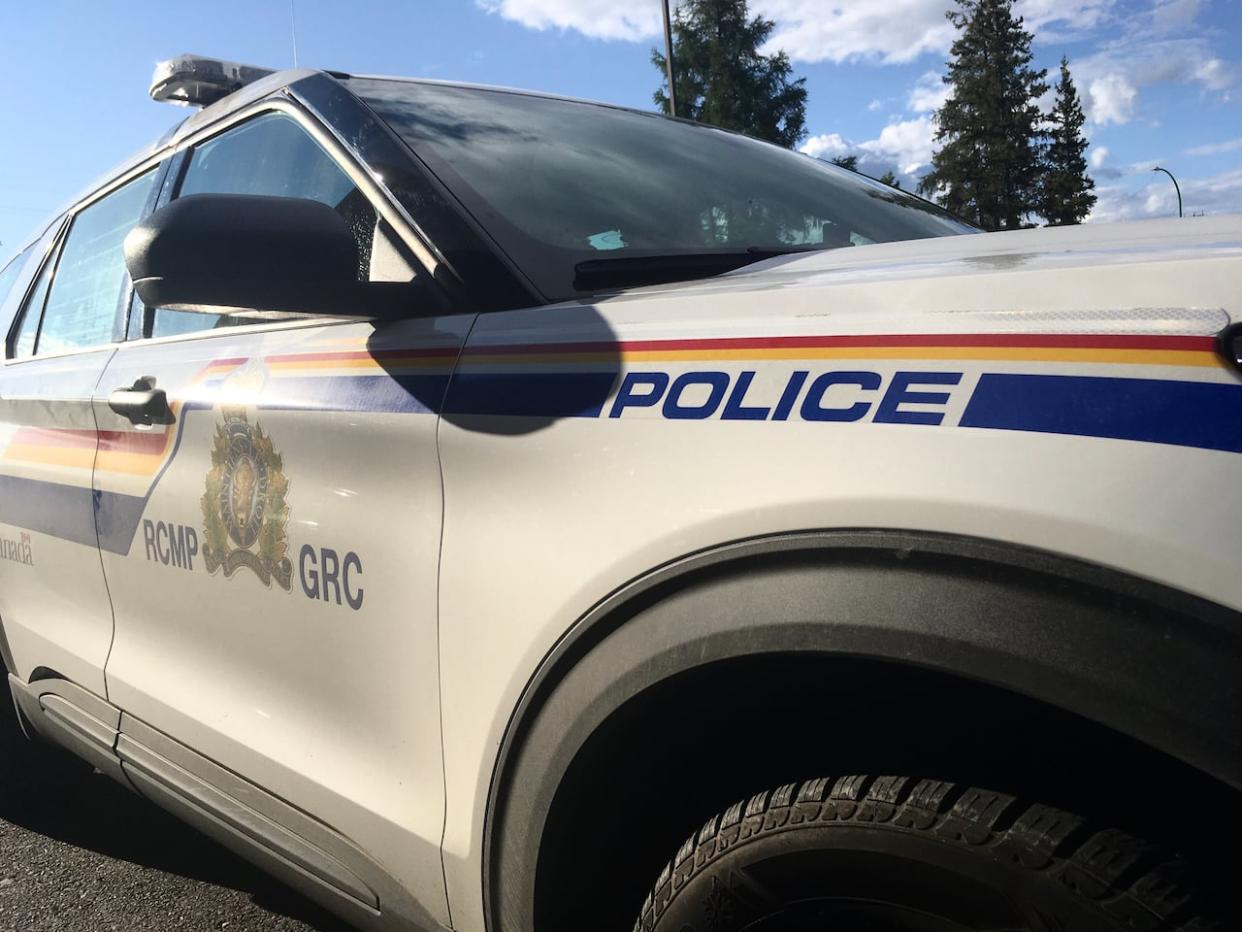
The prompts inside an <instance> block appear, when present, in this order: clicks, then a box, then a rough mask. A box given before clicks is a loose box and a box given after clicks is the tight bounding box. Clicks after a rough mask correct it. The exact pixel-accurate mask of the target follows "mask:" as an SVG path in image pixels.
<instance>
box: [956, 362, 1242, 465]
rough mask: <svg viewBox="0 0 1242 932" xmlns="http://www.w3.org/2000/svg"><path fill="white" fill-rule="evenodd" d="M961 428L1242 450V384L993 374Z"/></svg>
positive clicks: (986, 377) (968, 408)
mask: <svg viewBox="0 0 1242 932" xmlns="http://www.w3.org/2000/svg"><path fill="white" fill-rule="evenodd" d="M961 426H962V427H992V428H998V429H1000V430H1029V431H1036V432H1039V433H1046V434H1073V435H1077V436H1082V437H1107V438H1110V439H1113V440H1145V441H1148V442H1150V443H1167V444H1174V445H1177V446H1183V447H1199V448H1201V449H1205V450H1225V451H1228V452H1231V453H1242V385H1229V384H1220V383H1214V382H1179V381H1174V380H1164V379H1115V378H1104V377H1095V376H1075V375H1001V374H986V375H983V376H980V378H979V385H978V387H977V388H976V389H975V393H974V395H972V396H971V399H970V403H969V404H968V405H967V406H966V411H965V413H964V414H963V415H962V420H961Z"/></svg>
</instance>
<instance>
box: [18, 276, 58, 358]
mask: <svg viewBox="0 0 1242 932" xmlns="http://www.w3.org/2000/svg"><path fill="white" fill-rule="evenodd" d="M55 266H56V257H55V256H54V255H52V256H48V258H47V261H46V262H45V263H43V268H42V269H41V270H40V271H39V280H38V281H37V282H35V286H34V288H33V289H32V290H31V292H30V297H29V298H28V299H27V301H26V308H25V311H24V312H23V314H22V320H21V323H20V324H18V327H17V334H16V336H15V337H14V339H13V358H14V359H22V358H23V357H26V356H33V355H34V351H35V337H36V336H37V335H38V333H39V320H40V318H41V317H42V316H43V304H44V302H45V301H47V286H48V285H49V284H51V281H52V269H53V268H55Z"/></svg>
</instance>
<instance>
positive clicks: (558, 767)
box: [483, 529, 1242, 932]
mask: <svg viewBox="0 0 1242 932" xmlns="http://www.w3.org/2000/svg"><path fill="white" fill-rule="evenodd" d="M1239 669H1242V614H1239V613H1238V612H1235V611H1233V610H1231V609H1228V608H1225V607H1223V606H1219V605H1215V604H1213V603H1209V602H1206V601H1204V600H1202V599H1199V598H1197V597H1194V596H1191V595H1188V594H1186V593H1179V592H1176V591H1173V590H1170V589H1167V588H1165V587H1162V586H1159V585H1157V584H1154V583H1152V582H1149V581H1144V580H1139V579H1135V578H1133V577H1130V576H1125V575H1123V574H1119V573H1116V572H1115V571H1112V570H1108V569H1106V568H1102V567H1098V566H1095V565H1091V564H1085V563H1081V562H1077V561H1073V560H1068V559H1066V558H1064V557H1060V556H1057V555H1054V554H1049V553H1046V552H1042V551H1032V550H1027V549H1024V548H1019V547H1014V546H1013V545H1009V544H1004V543H998V542H994V541H985V540H979V539H974V538H960V537H946V536H942V535H932V534H925V533H923V534H920V533H914V532H901V531H889V530H867V529H863V530H854V531H849V530H844V531H808V532H803V533H799V534H790V535H781V536H777V537H773V538H762V539H756V540H752V541H740V542H737V543H735V544H729V545H725V546H722V547H720V548H716V549H713V550H710V551H705V552H703V553H700V554H696V555H692V556H690V557H687V558H686V559H685V560H683V561H679V562H678V563H675V564H669V565H666V566H665V567H663V568H660V569H659V570H656V571H654V572H653V573H651V574H649V575H647V576H644V577H642V578H640V579H638V580H635V581H634V582H633V583H631V584H630V585H629V586H627V587H624V588H623V589H621V590H618V591H617V592H616V593H614V594H613V595H612V596H609V597H608V598H607V599H605V600H604V601H602V602H601V603H600V604H599V605H598V606H596V608H595V609H593V610H592V611H591V612H590V613H588V614H587V615H586V616H584V618H583V619H581V620H580V621H579V623H578V624H577V625H575V626H574V628H573V629H571V631H570V632H569V633H568V634H567V636H566V637H565V638H563V639H562V641H561V642H560V643H559V644H558V645H557V646H556V648H555V649H554V650H553V651H552V652H551V653H550V654H549V656H548V657H547V658H546V659H545V661H544V663H543V665H542V666H541V667H540V669H539V671H538V672H537V673H536V675H535V676H534V677H533V679H532V680H531V683H530V684H529V685H528V688H527V690H526V692H525V694H524V695H523V697H522V700H521V702H520V703H519V705H518V707H517V709H516V710H515V712H514V715H513V719H512V721H511V722H510V725H509V728H508V730H507V732H506V735H505V738H504V741H503V742H502V745H501V749H500V755H499V760H498V763H497V766H496V768H495V770H494V772H493V776H492V781H493V782H492V788H491V792H490V793H489V800H488V813H487V822H486V824H485V827H484V852H483V853H484V878H483V880H484V884H485V886H484V897H485V908H486V909H487V910H488V922H489V928H491V929H493V930H494V932H520V930H528V929H530V928H531V927H532V926H533V927H535V928H537V929H539V930H543V932H547V930H548V929H553V930H555V929H559V928H562V927H564V926H567V925H568V924H569V923H570V922H574V923H575V925H582V924H583V921H585V920H584V919H583V916H577V914H576V913H575V910H578V909H584V910H589V911H590V913H591V922H587V923H586V924H587V925H589V926H591V927H594V928H598V927H600V925H601V922H600V917H601V916H605V917H607V922H609V923H611V922H612V921H613V920H614V919H616V917H618V916H620V917H623V918H622V919H621V920H618V922H623V921H624V917H628V916H632V915H633V913H634V911H635V910H636V909H637V908H638V906H639V905H640V904H639V903H637V902H634V901H633V897H634V896H637V895H641V894H639V893H635V891H642V890H644V889H646V888H649V885H650V883H651V880H652V877H651V876H650V875H651V874H653V873H655V872H658V869H659V867H660V862H661V861H662V860H663V859H665V858H668V857H669V856H671V854H672V852H673V850H675V848H676V846H677V845H679V844H680V843H681V842H682V841H684V840H685V838H686V837H687V836H688V835H689V834H690V832H691V831H692V830H693V829H695V828H697V827H698V826H699V825H701V824H702V822H703V821H704V820H706V819H707V818H708V817H710V816H711V815H712V814H713V813H715V812H716V811H717V810H719V809H721V808H723V807H726V806H728V805H730V804H732V803H733V802H735V801H736V800H737V799H740V798H743V797H746V796H748V795H749V794H751V793H754V792H757V791H759V790H762V789H765V788H770V787H771V786H775V785H779V784H781V783H785V782H788V781H791V780H797V779H800V778H807V777H816V776H826V775H831V774H833V773H836V774H841V773H859V772H863V773H865V772H867V771H868V770H870V771H872V772H887V773H898V774H902V773H904V774H907V775H911V776H927V777H939V778H942V779H956V780H961V781H965V782H974V783H985V782H987V781H989V780H991V784H992V785H991V788H992V789H995V790H1002V791H1013V792H1015V793H1018V792H1021V793H1025V794H1028V795H1035V796H1036V798H1038V799H1039V800H1041V801H1045V802H1050V803H1056V802H1060V801H1063V800H1068V801H1070V802H1071V803H1072V805H1070V806H1068V807H1067V808H1071V809H1077V810H1079V811H1081V812H1083V813H1085V814H1088V815H1093V816H1099V815H1101V813H1104V812H1105V811H1106V808H1107V807H1110V806H1111V807H1113V808H1116V809H1117V810H1118V811H1119V812H1121V811H1123V810H1124V811H1128V809H1129V806H1130V804H1131V802H1132V803H1133V804H1134V805H1136V806H1137V805H1138V803H1139V802H1140V801H1141V800H1142V792H1140V791H1139V790H1138V789H1136V787H1141V788H1144V789H1145V790H1146V791H1149V792H1154V789H1153V788H1159V787H1160V786H1162V785H1176V786H1179V787H1180V786H1186V787H1192V788H1193V789H1194V790H1195V793H1196V795H1195V796H1194V797H1192V798H1194V799H1199V798H1203V799H1213V800H1215V799H1227V800H1228V804H1229V806H1231V807H1232V809H1233V810H1239V811H1242V807H1239V806H1238V805H1237V803H1238V794H1239V791H1242V740H1240V739H1239V735H1238V732H1237V729H1236V723H1237V720H1238V716H1239V715H1240V714H1242V679H1240V678H1239V677H1238V675H1237V671H1238V670H1239ZM1070 710H1072V711H1070ZM1149 748H1150V749H1155V750H1148V749H1149ZM1176 761H1182V762H1185V763H1184V764H1178V763H1175V762H1176ZM1200 773H1201V774H1206V775H1209V776H1199V775H1198V774H1200ZM1214 780H1215V781H1218V782H1213V781H1214ZM1029 787H1034V790H1035V791H1034V793H1033V794H1031V793H1029V789H1028V788H1029ZM1225 787H1233V789H1232V790H1227V789H1225ZM1200 793H1201V795H1200ZM1153 798H1154V797H1153ZM1180 798H1183V799H1184V798H1186V797H1180ZM1144 805H1145V806H1146V811H1147V812H1149V813H1150V811H1151V809H1152V806H1151V800H1150V799H1147V800H1146V802H1145V803H1144ZM1165 808H1166V809H1169V810H1172V807H1171V806H1168V807H1165ZM1221 811H1222V810H1220V809H1216V810H1214V811H1213V819H1216V820H1217V821H1219V818H1218V816H1219V813H1220V812H1221ZM1181 812H1182V810H1177V812H1176V813H1173V814H1171V815H1170V816H1169V817H1168V818H1163V819H1160V820H1153V823H1154V822H1157V821H1159V822H1168V823H1171V824H1175V825H1176V826H1177V828H1176V829H1174V828H1169V829H1168V831H1175V830H1176V831H1178V832H1180V833H1181V834H1183V835H1185V837H1186V839H1187V840H1186V841H1184V842H1182V841H1179V842H1177V846H1178V847H1189V846H1192V845H1197V844H1198V843H1199V842H1200V841H1201V840H1202V839H1200V838H1198V837H1197V836H1196V833H1198V834H1202V835H1204V836H1205V837H1206V836H1207V834H1208V832H1207V831H1206V830H1204V831H1202V832H1200V831H1199V830H1200V828H1202V827H1203V825H1204V820H1203V819H1202V818H1198V817H1197V816H1196V817H1190V816H1186V815H1182V814H1181ZM1114 821H1115V822H1118V823H1121V822H1124V819H1121V818H1118V819H1115V820H1114ZM1122 827H1124V825H1123V826H1122ZM1161 830H1162V831H1163V830H1165V829H1164V828H1161ZM1136 834H1138V835H1140V836H1143V835H1151V834H1153V832H1152V831H1151V829H1150V827H1149V828H1148V830H1146V831H1138V832H1136ZM1192 836H1196V837H1192ZM605 906H606V909H605ZM583 915H585V914H583ZM537 919H538V921H536V920H537ZM579 920H583V921H579ZM606 927H607V926H606V925H605V928H606ZM616 927H617V928H620V925H617V926H616Z"/></svg>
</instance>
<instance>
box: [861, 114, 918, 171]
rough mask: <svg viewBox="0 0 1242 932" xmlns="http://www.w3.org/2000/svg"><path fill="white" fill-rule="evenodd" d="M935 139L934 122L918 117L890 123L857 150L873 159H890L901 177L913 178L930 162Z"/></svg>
mask: <svg viewBox="0 0 1242 932" xmlns="http://www.w3.org/2000/svg"><path fill="white" fill-rule="evenodd" d="M935 135H936V124H935V121H934V120H932V118H931V117H928V116H921V117H917V118H916V119H913V120H903V121H901V122H899V123H890V124H889V125H888V126H886V127H884V129H882V130H881V131H880V135H879V136H878V137H877V138H875V139H871V140H869V141H867V142H863V143H859V146H858V148H859V149H861V150H862V151H863V152H865V153H867V154H869V155H871V156H872V157H873V158H888V159H892V160H893V161H895V162H896V163H897V167H898V170H899V171H900V172H901V173H902V174H903V175H913V174H914V173H915V172H917V171H918V170H919V169H920V168H922V167H923V166H925V165H927V164H929V163H930V162H931V157H932V141H933V139H934V138H935Z"/></svg>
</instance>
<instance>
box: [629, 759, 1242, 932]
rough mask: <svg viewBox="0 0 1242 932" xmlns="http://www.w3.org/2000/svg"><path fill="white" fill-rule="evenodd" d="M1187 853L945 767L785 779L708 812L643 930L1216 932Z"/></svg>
mask: <svg viewBox="0 0 1242 932" xmlns="http://www.w3.org/2000/svg"><path fill="white" fill-rule="evenodd" d="M1217 929H1222V930H1223V926H1222V925H1221V924H1219V923H1218V922H1217V921H1215V920H1214V919H1213V917H1212V915H1211V914H1210V909H1209V907H1208V906H1206V905H1205V904H1204V902H1203V901H1202V900H1201V899H1200V896H1199V894H1198V893H1196V892H1195V890H1194V887H1193V884H1192V881H1191V878H1190V876H1189V869H1188V866H1187V864H1186V863H1185V862H1184V861H1182V860H1181V859H1180V858H1178V857H1175V856H1171V855H1166V854H1163V853H1162V852H1161V851H1160V850H1159V849H1157V848H1156V847H1155V846H1153V845H1149V844H1147V843H1146V842H1143V841H1140V840H1138V839H1136V838H1133V837H1131V836H1129V835H1127V834H1125V833H1123V832H1120V831H1117V830H1113V829H1098V828H1096V827H1094V826H1091V825H1090V824H1089V823H1088V822H1087V821H1086V820H1084V819H1083V818H1081V817H1079V816H1076V815H1073V814H1071V813H1068V812H1063V811H1061V810H1059V809H1054V808H1052V807H1050V806H1044V805H1039V804H1031V803H1027V802H1020V801H1019V800H1017V799H1015V798H1013V797H1011V796H1006V795H1004V794H1003V793H995V792H991V791H989V790H983V789H977V788H974V787H966V786H961V785H957V784H952V783H945V782H941V781H938V780H916V779H912V778H909V777H875V778H872V777H864V776H850V777H841V778H840V779H836V780H830V779H819V780H808V781H806V782H805V783H801V784H798V783H789V784H786V785H785V786H782V787H780V788H779V789H777V790H775V791H773V792H770V793H760V794H758V795H757V796H753V797H752V798H751V799H750V800H749V801H747V802H745V803H737V804H736V805H734V806H732V807H731V808H729V809H728V810H726V811H725V812H724V813H723V814H721V815H718V816H716V817H714V818H712V819H711V820H710V821H708V823H707V824H706V825H704V826H703V828H702V829H701V830H700V831H699V832H697V833H696V834H695V835H692V836H691V837H690V838H688V839H687V840H686V842H685V844H683V845H682V846H681V848H680V849H679V850H678V851H677V854H676V856H675V857H674V859H673V860H672V862H670V863H669V864H668V865H666V866H665V868H664V870H663V871H662V872H661V874H660V876H659V879H658V880H657V881H656V884H655V889H654V890H653V891H652V892H651V894H650V895H649V896H648V897H647V900H646V902H644V904H643V906H642V910H641V914H640V916H639V919H638V922H637V924H636V925H635V932H639V930H646V932H743V930H744V932H810V930H816V932H837V930H840V932H961V930H978V932H982V930H987V932H1088V930H1090V932H1114V930H1127V932H1134V930H1143V932H1174V930H1184V932H1207V930H1217Z"/></svg>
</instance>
